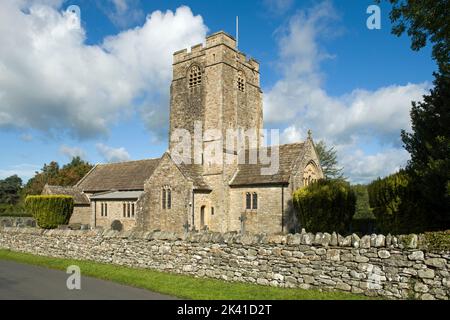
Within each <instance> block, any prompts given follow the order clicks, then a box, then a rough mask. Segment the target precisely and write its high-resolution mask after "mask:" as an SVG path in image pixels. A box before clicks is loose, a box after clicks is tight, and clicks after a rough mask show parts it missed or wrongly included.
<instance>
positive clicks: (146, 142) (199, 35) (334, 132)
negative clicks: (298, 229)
mask: <svg viewBox="0 0 450 320" xmlns="http://www.w3.org/2000/svg"><path fill="white" fill-rule="evenodd" d="M373 2H374V1H369V0H367V1H366V0H340V1H337V0H335V1H332V0H329V1H300V0H297V1H294V0H263V1H250V0H247V1H201V0H195V1H155V0H152V1H139V0H104V1H100V0H98V1H88V0H67V1H62V0H35V1H33V0H6V1H2V2H1V4H0V42H1V43H2V46H1V48H0V148H1V150H2V155H1V157H0V178H4V177H6V176H9V175H11V174H14V173H17V174H19V175H20V176H21V177H22V178H23V179H24V180H26V179H28V178H30V177H31V176H32V175H33V172H34V171H35V170H38V169H39V168H41V167H42V165H43V164H44V163H48V162H50V161H52V160H56V161H58V162H59V163H61V164H62V163H66V162H68V161H69V160H70V157H71V156H73V155H81V156H82V157H83V158H84V159H86V160H88V161H90V162H92V163H101V162H109V161H121V160H128V159H142V158H152V157H159V156H160V155H161V154H162V153H163V152H164V151H165V150H166V148H167V140H168V139H167V125H168V124H167V117H168V109H169V106H168V89H169V84H170V80H171V79H170V63H171V53H172V52H173V51H175V50H178V49H182V48H185V47H188V46H190V45H194V44H197V43H199V42H202V41H203V39H204V37H205V35H207V34H210V33H212V32H216V31H218V30H224V31H226V32H228V33H230V34H232V35H234V34H235V17H236V16H237V15H238V16H239V18H240V34H239V40H240V43H239V48H240V50H241V51H243V52H245V53H246V54H247V55H248V56H251V57H254V58H255V59H257V60H258V61H259V62H260V64H261V84H262V88H263V91H264V115H265V126H266V127H267V128H279V129H280V130H281V132H282V140H283V142H292V141H297V140H301V139H304V138H305V136H306V132H307V130H308V129H309V128H311V129H312V130H313V132H314V137H315V139H316V140H319V139H324V140H325V141H326V142H327V143H328V144H329V145H334V146H336V149H337V150H338V156H339V161H340V162H341V164H342V165H343V166H344V168H345V174H346V175H347V176H348V177H349V178H350V180H351V181H352V182H369V181H370V180H372V179H374V178H376V177H378V176H384V175H387V174H389V173H392V172H394V171H396V170H397V169H398V168H399V167H401V166H404V165H405V163H406V161H407V160H408V154H407V153H406V152H405V151H404V150H403V149H402V147H401V141H400V139H399V137H400V130H401V129H407V130H408V129H409V125H410V123H409V109H410V101H411V100H418V99H420V97H421V96H422V94H424V93H426V90H427V89H428V88H429V86H430V83H431V80H432V72H433V71H434V70H435V68H436V67H435V63H434V62H433V61H432V60H431V51H430V48H425V49H423V50H422V51H420V52H413V51H411V49H410V42H409V39H408V38H407V37H406V36H404V37H401V38H397V37H395V36H393V35H392V34H391V33H390V30H391V25H390V22H389V18H388V14H389V5H386V4H383V5H381V17H382V24H381V29H380V30H369V29H368V28H367V27H366V20H367V18H368V17H369V15H368V14H367V13H366V9H367V7H368V6H369V5H371V4H373ZM70 5H77V6H79V8H80V9H81V23H80V27H79V28H76V27H74V26H73V25H71V24H70V23H71V21H72V20H70V19H72V18H73V17H72V16H70V15H69V14H67V12H66V9H67V8H68V7H69V6H70ZM158 11H159V12H158Z"/></svg>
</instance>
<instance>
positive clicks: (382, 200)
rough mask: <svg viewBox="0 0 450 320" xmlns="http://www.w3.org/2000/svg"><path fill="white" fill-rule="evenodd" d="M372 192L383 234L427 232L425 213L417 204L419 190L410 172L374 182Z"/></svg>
mask: <svg viewBox="0 0 450 320" xmlns="http://www.w3.org/2000/svg"><path fill="white" fill-rule="evenodd" d="M368 191H369V202H370V207H371V208H372V210H373V213H374V215H375V217H376V226H377V230H378V231H379V232H382V233H393V234H408V233H419V232H422V231H424V230H426V229H427V226H426V219H425V210H423V208H422V207H421V205H420V203H419V202H418V201H417V199H418V198H417V192H418V190H417V188H416V185H415V184H414V182H413V181H412V179H411V177H410V175H409V174H408V172H407V171H404V170H402V171H400V172H398V173H395V174H392V175H390V176H388V177H386V178H384V179H377V180H375V181H373V182H372V183H371V184H369V186H368Z"/></svg>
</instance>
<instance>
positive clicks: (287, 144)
mask: <svg viewBox="0 0 450 320" xmlns="http://www.w3.org/2000/svg"><path fill="white" fill-rule="evenodd" d="M305 143H306V140H305V141H303V142H292V143H283V144H276V145H272V146H264V147H267V148H272V147H286V146H292V145H296V144H305ZM254 149H255V148H251V149H249V148H246V149H244V150H245V151H248V150H254ZM256 149H258V147H256Z"/></svg>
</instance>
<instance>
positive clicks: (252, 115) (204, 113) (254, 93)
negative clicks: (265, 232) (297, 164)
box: [169, 31, 263, 232]
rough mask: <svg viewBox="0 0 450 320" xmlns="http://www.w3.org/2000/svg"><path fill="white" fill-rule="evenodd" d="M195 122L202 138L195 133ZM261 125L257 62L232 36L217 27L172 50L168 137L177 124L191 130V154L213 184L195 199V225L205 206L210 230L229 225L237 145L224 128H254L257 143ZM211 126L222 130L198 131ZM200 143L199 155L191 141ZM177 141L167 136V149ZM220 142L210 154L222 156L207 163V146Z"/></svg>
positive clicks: (223, 229) (261, 115) (210, 146)
mask: <svg viewBox="0 0 450 320" xmlns="http://www.w3.org/2000/svg"><path fill="white" fill-rule="evenodd" d="M199 124H201V126H200V127H201V131H200V139H199V137H198V135H197V136H195V133H196V132H198V131H199V130H198V126H199ZM196 127H197V130H196ZM262 128H263V105H262V91H261V88H260V75H259V63H258V62H257V61H256V60H254V59H247V57H246V55H245V54H244V53H242V52H239V51H238V49H237V47H236V40H235V39H234V38H233V37H232V36H230V35H228V34H226V33H225V32H223V31H220V32H217V33H214V34H212V35H210V36H208V37H207V38H206V44H205V45H203V44H198V45H195V46H193V47H191V50H190V52H188V51H187V50H186V49H184V50H181V51H177V52H175V53H174V56H173V80H172V85H171V91H170V130H169V141H170V140H172V139H170V138H171V137H172V134H173V133H174V132H175V130H177V129H184V130H187V132H189V134H190V135H191V138H192V142H191V148H192V153H191V154H192V155H191V157H190V158H191V159H193V160H194V163H195V164H197V165H200V167H201V172H202V173H201V175H202V177H203V179H204V181H206V183H207V184H208V185H209V186H210V187H211V189H212V190H211V192H210V193H208V195H207V196H204V195H201V194H198V195H196V198H195V201H194V204H193V211H194V214H195V218H194V219H192V220H194V222H193V224H194V226H195V227H196V228H197V229H198V228H201V225H202V223H201V221H202V215H203V213H202V212H203V210H208V209H207V208H209V211H210V214H206V216H208V217H210V218H208V220H207V221H206V222H205V224H206V225H208V226H209V227H210V228H211V230H216V231H222V232H225V231H227V230H228V229H229V224H230V215H229V212H230V205H231V204H230V197H229V194H230V192H229V191H230V185H229V183H230V181H231V179H232V177H233V175H234V173H235V172H236V169H237V148H236V145H235V146H234V147H233V149H232V150H229V149H227V142H226V140H227V139H226V137H227V131H229V130H228V129H231V130H236V131H237V130H253V131H254V132H255V135H256V141H253V143H257V144H258V143H259V139H260V138H259V134H260V130H261V129H262ZM210 129H213V130H215V131H216V133H220V135H221V136H220V137H215V136H207V137H203V139H202V138H201V136H202V133H204V132H205V131H208V130H210ZM194 140H195V142H194ZM198 140H201V141H200V142H197V141H198ZM235 142H236V140H235ZM198 144H200V145H201V147H202V148H200V149H201V150H203V151H204V152H203V153H202V154H200V155H198V152H194V145H198ZM176 145H177V142H176V141H175V142H174V141H170V142H169V152H170V153H171V154H173V150H174V148H176ZM218 145H222V147H221V148H220V151H218V152H219V154H218V155H217V153H216V152H214V154H215V156H214V158H215V160H217V157H219V159H222V162H221V163H220V164H218V163H217V162H214V163H211V161H210V159H211V157H210V154H209V153H208V152H207V150H211V149H214V150H217V146H218ZM197 150H198V149H197ZM230 159H231V160H232V161H231V162H230ZM205 208H206V209H205ZM192 220H191V221H192ZM199 221H200V223H199Z"/></svg>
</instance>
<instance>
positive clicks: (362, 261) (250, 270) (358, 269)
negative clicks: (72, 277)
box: [0, 228, 450, 300]
mask: <svg viewBox="0 0 450 320" xmlns="http://www.w3.org/2000/svg"><path fill="white" fill-rule="evenodd" d="M420 239H421V236H417V235H412V236H408V237H392V236H390V235H388V236H383V235H371V236H364V237H362V238H359V237H358V236H356V235H352V236H347V237H342V236H340V235H336V234H334V233H333V234H327V233H323V234H322V233H317V234H311V233H304V232H303V233H301V234H295V235H239V234H237V233H226V234H220V233H188V234H184V233H181V234H175V233H167V232H130V231H128V232H115V231H99V230H87V231H71V230H50V231H43V230H39V229H34V228H25V229H24V228H22V229H20V228H3V229H0V248H3V249H10V250H13V251H20V252H28V253H32V254H37V255H45V256H52V257H61V258H74V259H82V260H92V261H98V262H104V263H112V264H117V265H124V266H130V267H139V268H149V269H155V270H160V271H165V272H172V273H180V274H187V275H192V276H196V277H209V278H215V279H222V280H225V281H238V282H248V283H256V284H260V285H268V286H276V287H287V288H304V289H309V288H316V289H321V290H337V291H346V292H353V293H358V294H365V295H368V296H380V297H384V298H392V299H410V298H414V299H423V300H428V299H430V300H432V299H443V300H448V299H449V297H450V273H449V272H450V252H449V251H443V252H429V251H427V250H426V248H423V247H421V245H420V243H421V240H420Z"/></svg>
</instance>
